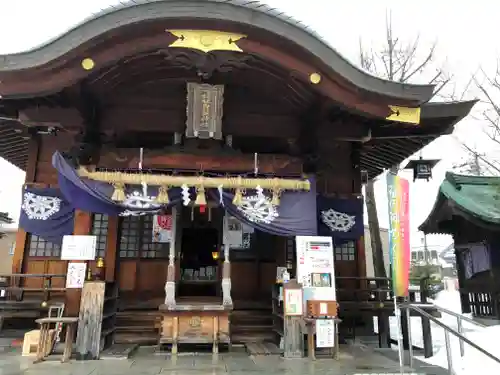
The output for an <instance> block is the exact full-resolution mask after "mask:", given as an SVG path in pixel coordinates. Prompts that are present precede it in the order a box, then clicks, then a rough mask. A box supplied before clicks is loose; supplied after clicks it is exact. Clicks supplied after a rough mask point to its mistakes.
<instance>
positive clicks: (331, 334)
mask: <svg viewBox="0 0 500 375" xmlns="http://www.w3.org/2000/svg"><path fill="white" fill-rule="evenodd" d="M334 346H335V324H334V322H333V319H318V320H316V347H318V348H333V347H334Z"/></svg>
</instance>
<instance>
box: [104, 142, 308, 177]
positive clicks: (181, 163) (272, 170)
mask: <svg viewBox="0 0 500 375" xmlns="http://www.w3.org/2000/svg"><path fill="white" fill-rule="evenodd" d="M258 162H259V172H260V173H264V174H276V175H280V174H281V175H298V174H301V173H302V161H301V160H300V159H298V158H293V157H290V156H287V155H267V154H266V155H259V157H258ZM138 163H139V151H138V149H116V148H115V149H112V148H111V149H107V150H106V149H103V150H102V154H101V158H100V165H99V166H102V167H107V168H116V169H120V168H137V166H138ZM143 167H144V168H146V169H148V168H149V169H181V170H182V169H184V170H186V169H192V170H202V171H214V172H216V171H220V172H250V171H253V170H254V155H253V154H252V155H249V154H238V153H234V154H233V153H227V154H220V155H213V153H210V154H204V155H203V154H201V155H200V154H194V153H193V154H188V153H180V152H177V153H172V151H169V150H147V149H146V150H144V159H143Z"/></svg>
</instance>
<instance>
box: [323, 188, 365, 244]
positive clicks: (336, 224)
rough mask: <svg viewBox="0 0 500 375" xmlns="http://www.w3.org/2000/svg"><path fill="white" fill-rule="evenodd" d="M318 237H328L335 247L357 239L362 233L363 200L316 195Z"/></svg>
mask: <svg viewBox="0 0 500 375" xmlns="http://www.w3.org/2000/svg"><path fill="white" fill-rule="evenodd" d="M317 208H318V213H317V218H318V235H320V236H330V237H332V238H333V242H334V243H335V244H337V245H340V244H342V243H345V242H347V241H353V240H357V239H359V238H360V237H361V236H362V235H363V233H364V223H363V200H362V199H339V198H328V197H325V196H322V195H318V200H317Z"/></svg>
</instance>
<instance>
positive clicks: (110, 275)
mask: <svg viewBox="0 0 500 375" xmlns="http://www.w3.org/2000/svg"><path fill="white" fill-rule="evenodd" d="M118 220H119V218H118V216H109V217H108V233H107V237H106V255H105V257H104V265H105V267H106V271H105V272H106V281H115V273H116V252H117V248H118Z"/></svg>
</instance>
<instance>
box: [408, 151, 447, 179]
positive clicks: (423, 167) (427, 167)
mask: <svg viewBox="0 0 500 375" xmlns="http://www.w3.org/2000/svg"><path fill="white" fill-rule="evenodd" d="M437 163H439V160H437V159H423V158H422V157H420V158H419V159H417V160H410V162H409V163H408V164H407V165H406V167H404V169H413V181H415V180H426V181H429V179H431V178H432V168H434V166H435V165H436V164H437Z"/></svg>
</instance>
